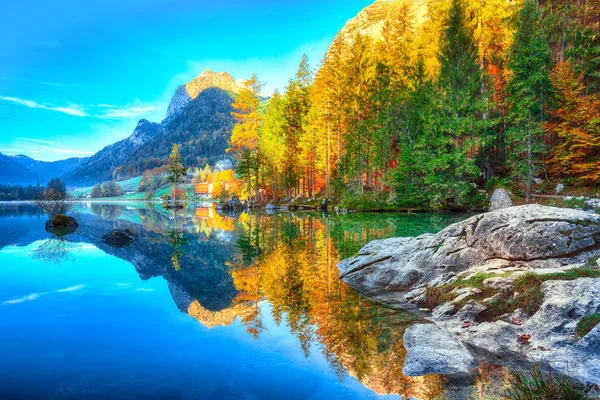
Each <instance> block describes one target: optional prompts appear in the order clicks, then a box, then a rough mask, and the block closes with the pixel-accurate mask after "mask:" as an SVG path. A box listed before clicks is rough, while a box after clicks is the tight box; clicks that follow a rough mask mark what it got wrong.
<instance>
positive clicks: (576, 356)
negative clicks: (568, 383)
mask: <svg viewBox="0 0 600 400" xmlns="http://www.w3.org/2000/svg"><path fill="white" fill-rule="evenodd" d="M554 368H555V369H557V370H559V371H560V372H562V373H563V374H566V375H569V376H570V377H572V378H574V379H577V380H578V381H580V382H583V383H585V384H591V385H600V325H596V327H595V328H594V329H592V330H591V331H590V332H589V333H588V334H587V335H585V337H584V338H582V339H580V340H579V341H578V342H577V343H575V345H573V346H572V347H570V348H569V349H568V350H567V351H566V352H565V353H564V362H555V363H554Z"/></svg>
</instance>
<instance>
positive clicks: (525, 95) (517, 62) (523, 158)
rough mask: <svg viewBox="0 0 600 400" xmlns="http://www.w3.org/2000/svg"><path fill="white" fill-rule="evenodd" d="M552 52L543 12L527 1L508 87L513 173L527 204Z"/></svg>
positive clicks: (512, 53) (535, 168)
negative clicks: (542, 17) (520, 183)
mask: <svg viewBox="0 0 600 400" xmlns="http://www.w3.org/2000/svg"><path fill="white" fill-rule="evenodd" d="M549 65H550V50H549V47H548V41H547V39H546V36H545V34H544V31H543V25H542V21H541V16H540V12H539V10H538V8H537V5H536V2H535V1H534V0H526V1H525V4H524V6H523V9H522V10H521V12H520V14H519V19H518V28H517V32H516V34H515V37H514V41H513V45H512V47H511V49H510V60H509V63H508V67H509V69H510V70H511V71H512V76H511V78H510V80H509V82H508V85H507V94H508V101H509V102H510V104H511V107H510V111H509V114H508V120H509V124H510V126H509V130H508V135H507V136H508V140H509V144H510V147H511V151H512V154H511V157H510V158H511V165H512V173H513V176H515V178H517V179H519V180H521V181H524V182H525V187H526V201H527V202H529V201H531V182H532V180H533V178H534V176H535V174H536V173H537V172H538V170H539V166H540V158H541V156H542V151H543V148H542V137H543V130H542V126H541V123H542V121H544V119H545V114H544V106H545V104H546V103H547V99H548V89H549V86H550V82H549V78H548V68H549Z"/></svg>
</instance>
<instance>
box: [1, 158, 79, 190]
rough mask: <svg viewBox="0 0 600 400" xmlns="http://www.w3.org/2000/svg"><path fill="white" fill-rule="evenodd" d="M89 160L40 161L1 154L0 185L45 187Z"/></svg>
mask: <svg viewBox="0 0 600 400" xmlns="http://www.w3.org/2000/svg"><path fill="white" fill-rule="evenodd" d="M86 161H87V158H68V159H66V160H60V161H51V162H50V161H38V160H34V159H33V158H31V157H27V156H24V155H17V156H8V155H5V154H2V153H0V183H4V184H12V185H36V184H37V183H38V182H39V183H40V184H41V185H45V184H46V183H48V181H49V180H50V179H52V178H54V177H57V176H63V175H64V174H65V173H67V172H69V171H71V170H73V169H74V168H77V167H78V166H79V165H81V164H83V163H85V162H86Z"/></svg>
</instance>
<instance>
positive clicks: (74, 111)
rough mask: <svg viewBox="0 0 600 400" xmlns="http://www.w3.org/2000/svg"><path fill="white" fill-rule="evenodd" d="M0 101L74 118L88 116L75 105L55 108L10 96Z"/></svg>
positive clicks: (1, 98)
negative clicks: (55, 112)
mask: <svg viewBox="0 0 600 400" xmlns="http://www.w3.org/2000/svg"><path fill="white" fill-rule="evenodd" d="M0 100H4V101H9V102H12V103H16V104H20V105H22V106H25V107H28V108H40V109H43V110H50V111H57V112H61V113H64V114H69V115H74V116H76V117H86V116H88V114H87V113H86V112H85V111H84V110H83V108H82V107H81V106H79V105H77V104H69V105H68V106H62V107H57V106H54V105H50V104H42V103H38V102H36V101H33V100H28V99H21V98H19V97H11V96H0Z"/></svg>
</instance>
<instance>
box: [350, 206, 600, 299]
mask: <svg viewBox="0 0 600 400" xmlns="http://www.w3.org/2000/svg"><path fill="white" fill-rule="evenodd" d="M596 254H600V216H599V215H596V214H588V213H586V212H584V211H578V210H572V209H562V208H555V207H543V206H538V205H525V206H518V207H510V208H507V209H501V210H497V211H493V212H488V213H485V214H481V215H476V216H473V217H471V218H469V219H467V220H465V221H462V222H459V223H457V224H453V225H450V226H448V227H447V228H445V229H444V230H442V231H441V232H439V233H437V234H435V235H432V234H426V235H421V236H419V237H416V238H392V239H386V240H376V241H372V242H371V243H369V244H367V245H366V246H365V247H363V248H362V249H361V250H360V251H359V253H358V255H357V256H355V257H353V258H350V259H346V260H343V261H342V262H341V263H340V264H339V268H340V271H341V272H340V277H341V278H342V279H343V280H344V281H345V282H347V283H348V284H350V285H351V286H353V287H354V288H356V289H357V290H359V291H360V292H362V293H364V294H366V295H370V294H376V293H381V292H382V291H385V292H386V293H388V294H389V293H390V292H405V291H409V290H411V289H412V288H414V287H415V286H418V285H421V284H425V283H427V284H433V285H437V284H440V283H443V282H446V281H448V280H450V279H451V278H453V277H455V276H457V275H459V274H465V273H467V274H468V273H476V272H487V271H490V270H494V269H498V268H506V267H511V266H512V267H515V268H518V267H523V266H526V267H527V268H541V267H558V266H561V265H566V264H573V263H576V262H580V261H582V260H587V258H589V257H591V256H593V255H596Z"/></svg>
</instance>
